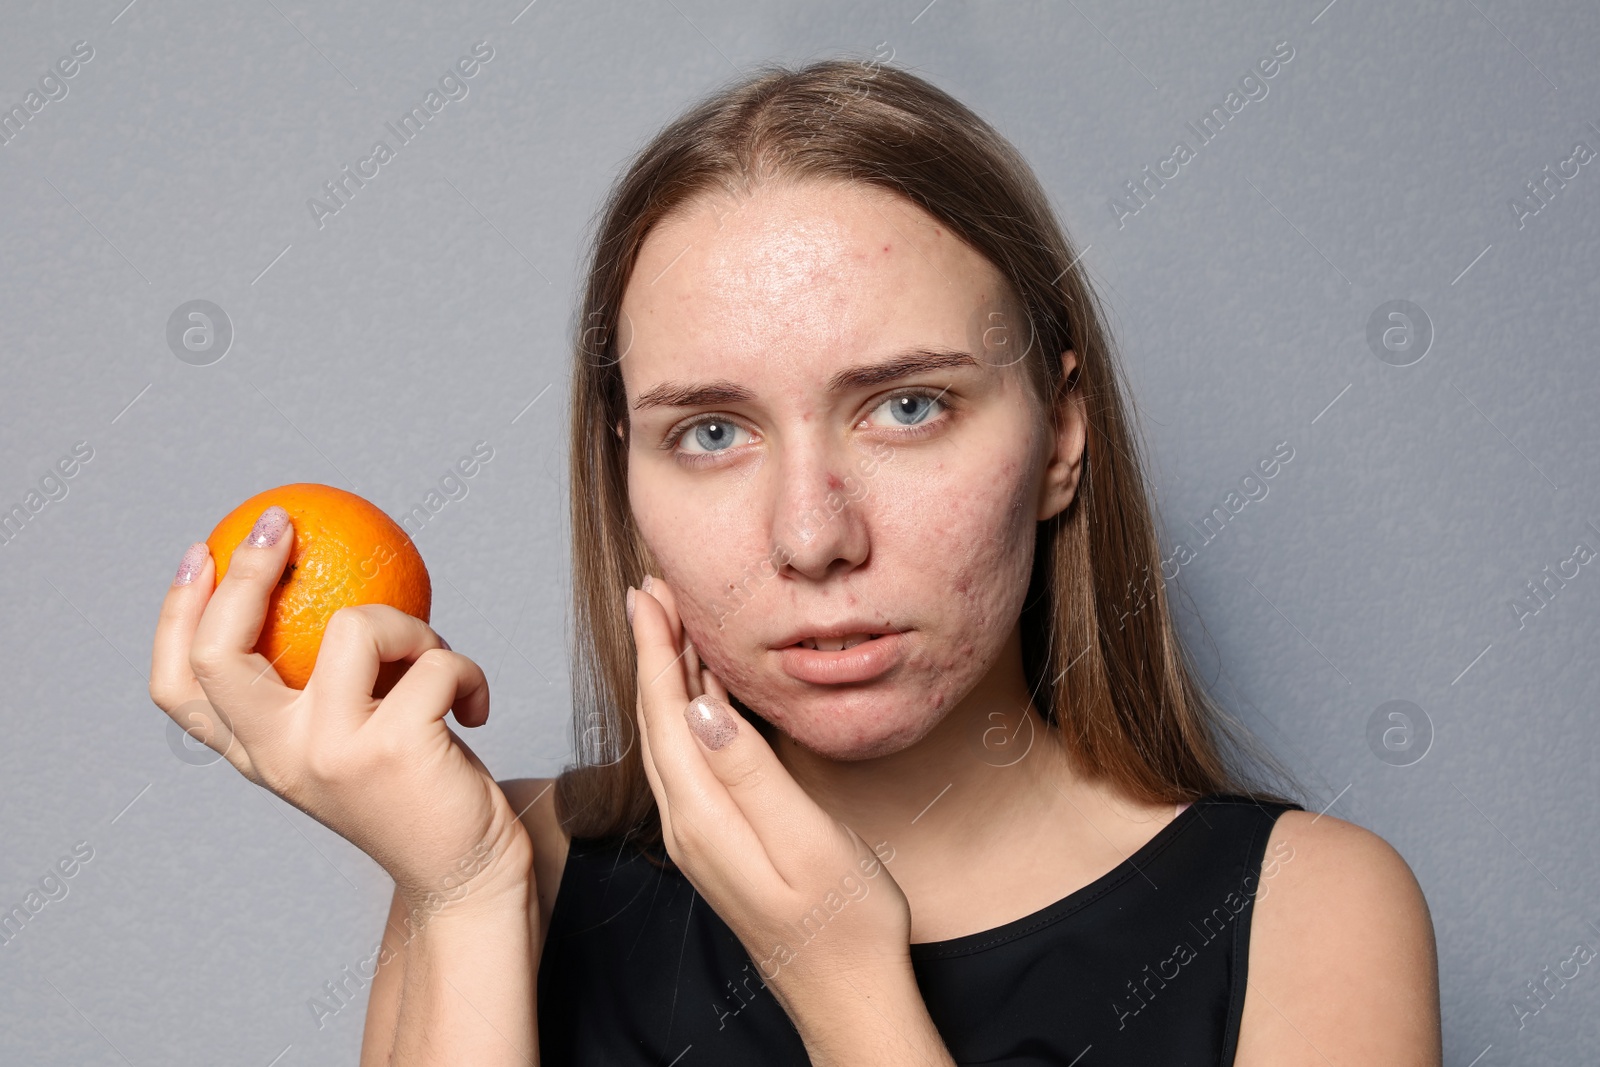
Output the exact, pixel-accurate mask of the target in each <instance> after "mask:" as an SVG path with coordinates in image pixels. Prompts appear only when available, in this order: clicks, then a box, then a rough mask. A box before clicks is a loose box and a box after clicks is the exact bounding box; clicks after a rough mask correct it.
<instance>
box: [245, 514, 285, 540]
mask: <svg viewBox="0 0 1600 1067" xmlns="http://www.w3.org/2000/svg"><path fill="white" fill-rule="evenodd" d="M288 528H289V513H288V512H287V511H284V510H283V509H282V508H280V507H279V506H278V505H276V504H274V505H272V506H271V507H270V508H268V509H267V510H266V511H263V512H262V513H261V517H260V518H259V519H257V520H256V524H255V525H254V526H252V527H251V528H250V534H249V536H247V537H246V538H245V543H246V544H248V545H252V546H254V547H256V548H270V547H271V546H273V545H275V544H277V543H278V538H280V537H282V536H283V531H285V530H287V529H288Z"/></svg>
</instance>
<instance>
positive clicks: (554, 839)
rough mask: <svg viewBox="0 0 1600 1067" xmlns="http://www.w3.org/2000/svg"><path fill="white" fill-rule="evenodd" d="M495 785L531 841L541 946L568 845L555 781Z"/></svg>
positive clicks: (509, 781)
mask: <svg viewBox="0 0 1600 1067" xmlns="http://www.w3.org/2000/svg"><path fill="white" fill-rule="evenodd" d="M498 784H499V786H500V790H501V792H503V793H505V795H506V800H508V801H509V802H510V803H511V810H512V811H515V812H516V813H517V817H518V818H519V819H520V820H521V821H522V825H523V826H524V827H526V828H527V831H528V837H529V839H530V840H531V841H532V842H533V879H534V883H535V885H536V886H537V888H538V904H539V936H540V942H541V944H542V943H543V938H544V931H545V930H548V929H549V927H550V911H551V909H552V908H554V907H555V902H556V890H557V889H559V888H560V886H561V872H562V871H563V870H564V869H565V868H566V865H567V846H568V845H569V844H570V843H571V842H570V840H569V839H568V837H567V833H566V831H565V830H563V829H562V828H561V823H560V822H559V821H558V820H557V819H556V794H555V785H556V782H555V779H554V778H508V779H506V780H505V781H502V782H499V783H498Z"/></svg>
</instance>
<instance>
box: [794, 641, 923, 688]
mask: <svg viewBox="0 0 1600 1067" xmlns="http://www.w3.org/2000/svg"><path fill="white" fill-rule="evenodd" d="M855 632H856V633H871V632H872V631H871V630H868V629H865V628H863V629H860V630H856V631H855ZM806 636H811V635H809V634H808V635H806ZM819 636H826V635H819ZM796 640H799V638H797V639H796ZM905 640H906V639H905V636H904V634H902V633H886V634H884V635H883V636H882V637H879V638H877V639H876V640H872V641H863V642H861V643H860V644H859V645H856V646H855V647H854V648H843V649H840V650H838V651H837V652H823V651H820V650H817V649H810V648H802V647H800V646H799V645H790V646H789V647H786V648H779V649H776V650H775V651H776V652H777V653H778V662H779V663H780V664H781V665H782V667H783V671H784V673H785V674H787V675H788V676H789V677H791V678H795V679H798V680H799V681H802V682H810V683H812V684H813V685H847V684H850V683H855V682H870V681H872V679H874V678H878V677H880V676H882V675H884V674H887V673H888V672H889V671H891V670H893V669H894V668H895V667H897V666H899V665H900V661H901V659H903V658H904V656H905V648H906V645H905Z"/></svg>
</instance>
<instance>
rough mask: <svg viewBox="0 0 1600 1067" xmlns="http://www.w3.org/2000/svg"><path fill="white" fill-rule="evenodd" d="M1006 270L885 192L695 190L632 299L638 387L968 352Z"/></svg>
mask: <svg viewBox="0 0 1600 1067" xmlns="http://www.w3.org/2000/svg"><path fill="white" fill-rule="evenodd" d="M1004 289H1005V287H1004V285H1003V283H1002V280H1001V278H1000V275H999V273H998V271H996V270H995V268H994V267H993V266H992V265H991V264H990V263H989V262H988V261H987V260H985V259H984V258H983V257H982V256H981V255H979V254H978V253H977V252H975V251H974V250H973V249H971V248H970V247H968V246H967V245H966V244H965V243H964V242H962V241H961V240H960V239H959V238H958V237H956V236H955V234H954V233H953V232H951V230H950V228H949V227H948V226H947V225H945V224H944V223H943V222H942V221H940V220H938V219H935V218H934V217H933V216H932V215H930V214H928V213H927V212H925V211H923V210H922V209H921V208H919V207H917V206H916V205H915V204H913V203H911V202H910V201H909V200H906V199H905V198H903V197H900V196H896V195H894V194H892V193H890V192H888V191H886V190H882V189H878V188H876V187H872V186H867V185H863V184H860V183H845V182H818V181H804V182H782V183H768V184H763V185H761V186H758V187H756V188H755V189H754V190H753V191H751V192H748V193H737V194H733V193H723V192H720V191H719V192H714V193H707V194H703V195H701V196H699V197H696V198H695V199H694V200H692V201H690V202H689V203H688V204H687V205H686V206H685V208H684V209H683V210H682V211H680V212H679V213H676V214H674V215H673V216H671V217H670V218H668V219H666V220H663V221H662V222H661V223H659V224H658V225H657V226H656V227H655V228H654V229H652V230H651V232H650V234H649V235H648V236H647V237H646V239H645V241H644V244H643V246H642V247H641V248H640V253H639V257H638V261H637V263H636V264H635V267H634V270H633V274H632V276H631V278H630V279H629V282H628V287H627V290H626V292H625V294H624V297H623V302H622V312H623V314H622V321H621V324H620V330H619V342H620V343H621V345H622V348H621V350H622V351H623V352H625V353H626V358H624V359H623V360H622V370H623V378H624V381H625V383H626V386H627V392H628V395H629V397H630V398H632V397H636V396H638V395H639V393H640V392H642V391H643V390H644V389H647V388H650V386H651V385H653V384H654V383H656V382H658V381H660V380H661V379H663V378H666V377H669V376H672V377H692V376H702V377H709V376H712V375H715V376H719V377H730V378H732V377H737V378H741V379H746V380H756V379H758V378H760V377H763V376H766V375H773V374H778V375H782V374H785V373H788V374H791V375H795V374H800V375H803V376H804V378H805V379H806V380H808V381H817V382H820V381H821V380H822V379H823V377H825V375H824V374H823V373H819V372H822V371H824V370H826V369H828V368H835V367H840V366H844V365H847V364H849V363H851V362H854V361H855V360H857V359H859V358H860V357H861V356H862V355H865V354H870V353H872V352H875V351H878V350H880V349H891V348H897V347H904V346H906V345H910V344H943V345H945V346H948V347H952V348H958V349H959V348H967V349H970V347H971V345H970V343H969V342H970V338H969V324H970V322H971V321H972V320H973V317H974V315H975V314H977V313H978V312H980V311H981V310H982V309H983V308H984V307H987V306H990V305H994V304H998V303H999V302H1000V300H1001V298H1002V296H1001V294H1002V293H1003V291H1004Z"/></svg>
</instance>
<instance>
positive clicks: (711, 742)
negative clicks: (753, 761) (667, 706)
mask: <svg viewBox="0 0 1600 1067" xmlns="http://www.w3.org/2000/svg"><path fill="white" fill-rule="evenodd" d="M683 718H684V721H685V722H687V723H688V724H689V729H691V730H693V731H694V735H695V736H696V737H698V738H699V739H700V743H701V744H702V745H705V746H706V747H707V748H709V749H711V751H713V752H715V751H716V750H717V749H719V748H726V747H727V746H728V745H729V744H730V743H731V742H732V741H733V739H734V738H735V737H738V736H739V724H738V723H736V722H734V721H733V709H732V708H730V707H728V705H726V704H724V703H723V702H722V701H720V700H718V699H717V698H716V697H711V696H698V697H695V698H694V699H693V700H691V701H689V706H688V707H686V708H684V709H683Z"/></svg>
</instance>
